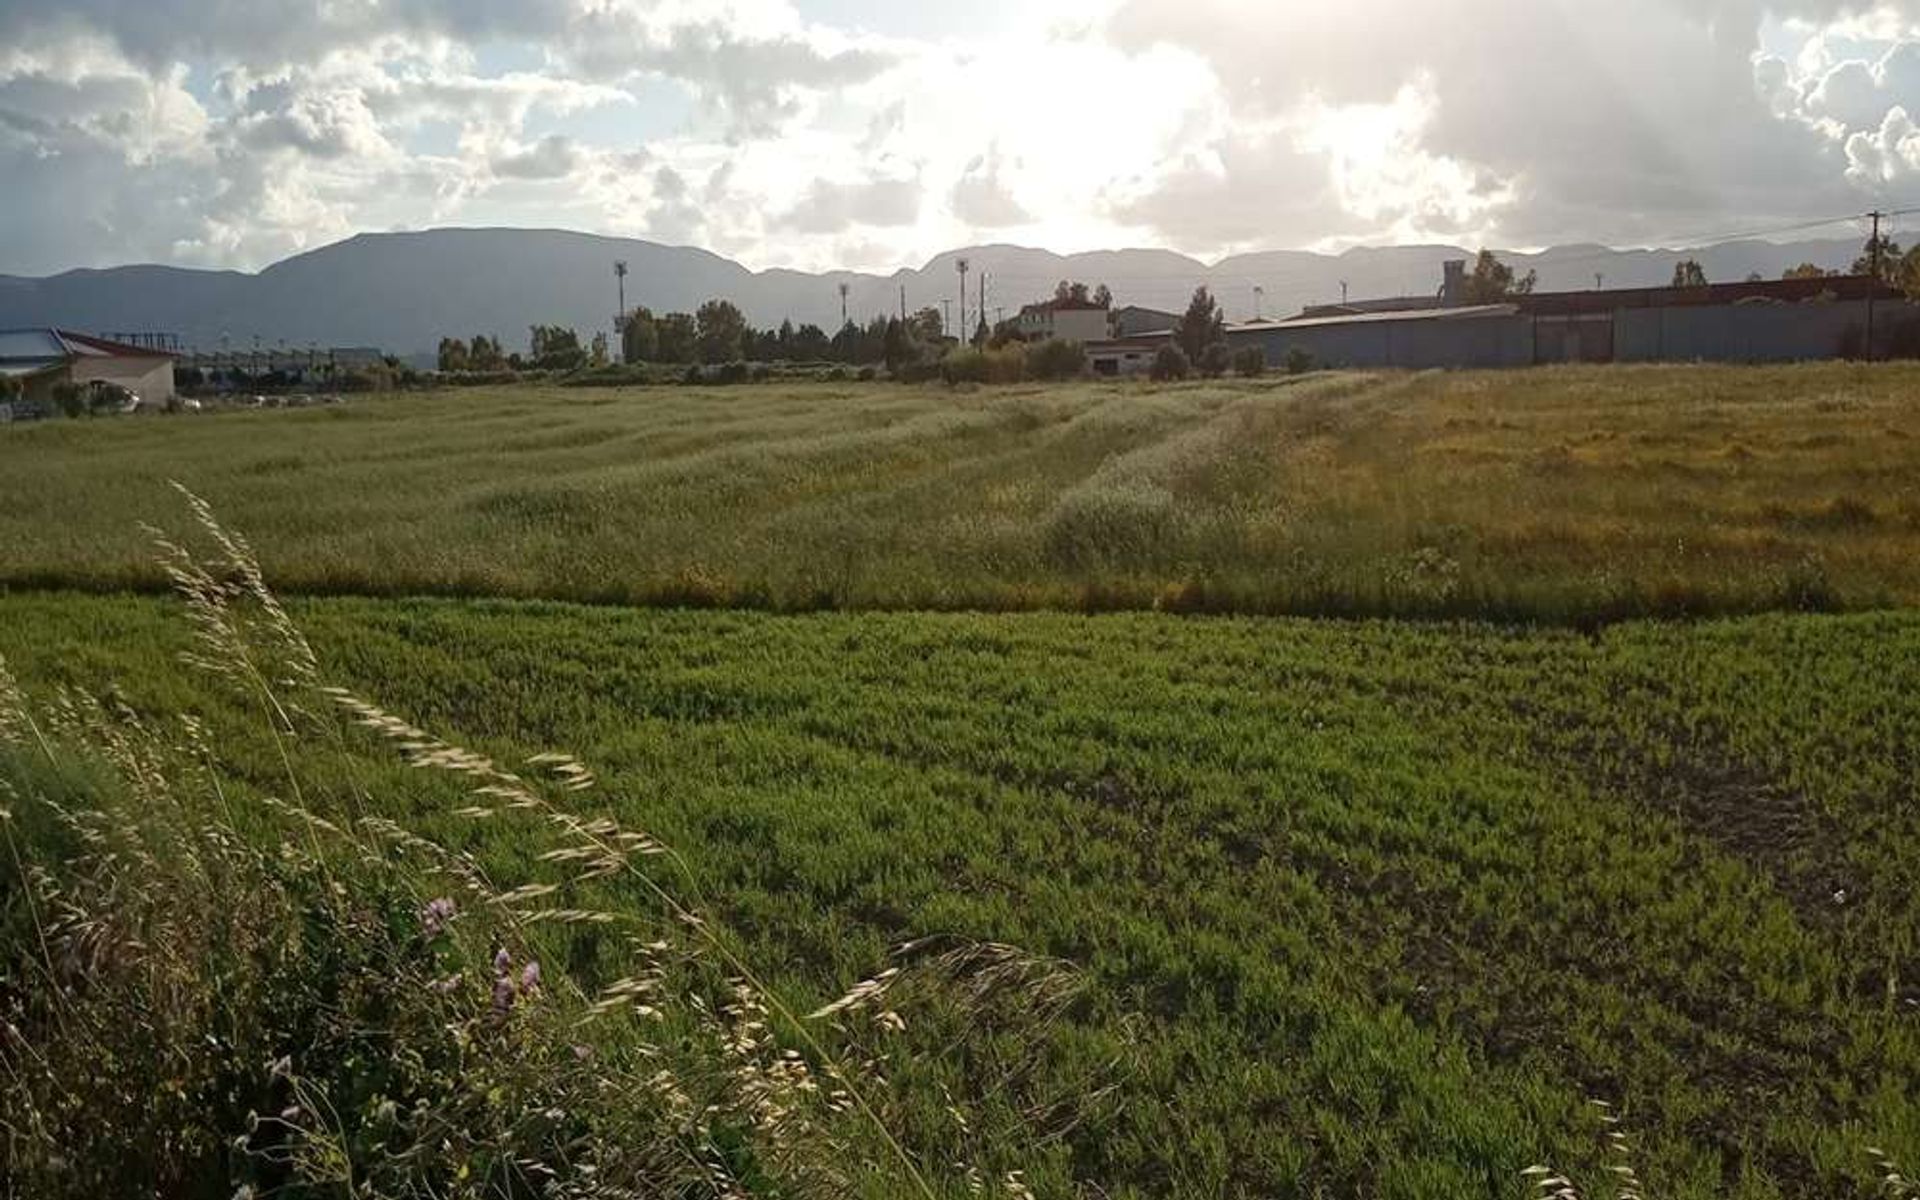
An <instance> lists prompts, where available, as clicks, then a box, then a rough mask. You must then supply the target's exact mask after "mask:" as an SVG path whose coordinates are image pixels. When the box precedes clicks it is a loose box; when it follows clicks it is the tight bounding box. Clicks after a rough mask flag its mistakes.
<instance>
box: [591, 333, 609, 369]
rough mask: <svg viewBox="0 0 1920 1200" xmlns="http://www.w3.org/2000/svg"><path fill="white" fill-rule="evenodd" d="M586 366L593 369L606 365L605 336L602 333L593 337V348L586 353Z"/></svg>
mask: <svg viewBox="0 0 1920 1200" xmlns="http://www.w3.org/2000/svg"><path fill="white" fill-rule="evenodd" d="M587 364H588V365H589V366H594V367H604V366H606V365H607V335H606V333H605V332H604V331H602V332H600V333H596V334H594V335H593V347H592V349H590V350H588V351H587Z"/></svg>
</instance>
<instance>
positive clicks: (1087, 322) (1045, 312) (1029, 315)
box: [1017, 299, 1107, 342]
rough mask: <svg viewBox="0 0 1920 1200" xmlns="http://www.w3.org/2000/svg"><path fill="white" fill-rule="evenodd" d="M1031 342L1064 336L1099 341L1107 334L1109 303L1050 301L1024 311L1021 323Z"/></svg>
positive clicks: (1066, 339)
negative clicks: (1107, 304)
mask: <svg viewBox="0 0 1920 1200" xmlns="http://www.w3.org/2000/svg"><path fill="white" fill-rule="evenodd" d="M1017 327H1018V328H1019V330H1020V336H1021V337H1022V338H1024V339H1026V340H1027V341H1029V342H1044V341H1047V340H1048V339H1049V338H1060V339H1062V340H1063V341H1069V342H1098V341H1103V340H1105V339H1106V337H1107V306H1106V305H1104V304H1095V303H1094V302H1093V301H1091V300H1059V299H1055V300H1048V301H1046V302H1045V303H1042V304H1029V305H1027V306H1026V307H1025V308H1022V309H1021V310H1020V318H1019V322H1018V326H1017Z"/></svg>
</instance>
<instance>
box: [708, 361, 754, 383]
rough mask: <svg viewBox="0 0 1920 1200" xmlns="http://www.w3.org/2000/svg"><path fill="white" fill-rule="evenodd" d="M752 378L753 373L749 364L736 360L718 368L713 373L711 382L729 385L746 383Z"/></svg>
mask: <svg viewBox="0 0 1920 1200" xmlns="http://www.w3.org/2000/svg"><path fill="white" fill-rule="evenodd" d="M751 377H752V372H751V371H750V370H749V369H748V367H747V364H746V363H744V362H741V361H739V360H738V359H736V360H734V361H733V362H730V363H726V364H723V365H722V366H720V367H719V368H717V369H716V370H715V371H714V373H713V379H712V380H711V382H713V383H729V384H730V383H745V382H747V380H748V379H750V378H751Z"/></svg>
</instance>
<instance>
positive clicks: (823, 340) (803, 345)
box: [788, 324, 832, 362]
mask: <svg viewBox="0 0 1920 1200" xmlns="http://www.w3.org/2000/svg"><path fill="white" fill-rule="evenodd" d="M831 349H832V342H831V341H830V340H829V339H828V337H827V331H826V330H824V329H822V328H820V327H819V326H818V325H812V324H808V325H802V326H801V327H800V328H798V329H796V330H794V331H793V347H792V349H790V350H789V351H788V353H790V354H792V355H793V358H794V361H796V362H823V361H825V359H826V357H827V353H828V351H829V350H831Z"/></svg>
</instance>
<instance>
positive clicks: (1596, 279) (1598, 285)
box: [1593, 271, 1607, 292]
mask: <svg viewBox="0 0 1920 1200" xmlns="http://www.w3.org/2000/svg"><path fill="white" fill-rule="evenodd" d="M1593 290H1594V291H1596V292H1604V291H1606V290H1607V274H1606V272H1605V271H1595V272H1594V273H1593Z"/></svg>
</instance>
